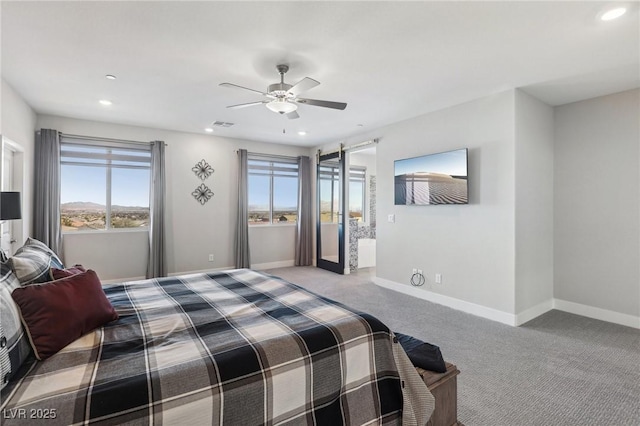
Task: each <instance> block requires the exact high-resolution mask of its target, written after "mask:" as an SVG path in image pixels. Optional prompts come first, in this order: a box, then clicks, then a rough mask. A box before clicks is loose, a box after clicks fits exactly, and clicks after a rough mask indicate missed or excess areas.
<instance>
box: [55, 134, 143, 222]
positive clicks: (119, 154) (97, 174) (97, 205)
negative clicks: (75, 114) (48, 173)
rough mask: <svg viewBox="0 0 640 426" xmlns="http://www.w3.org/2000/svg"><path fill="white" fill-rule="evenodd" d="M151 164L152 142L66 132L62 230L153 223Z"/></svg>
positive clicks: (63, 141) (62, 157) (62, 160)
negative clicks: (97, 138)
mask: <svg viewBox="0 0 640 426" xmlns="http://www.w3.org/2000/svg"><path fill="white" fill-rule="evenodd" d="M150 165H151V151H150V147H148V146H145V145H134V144H129V143H125V142H98V141H91V140H88V139H87V140H85V139H82V140H77V139H75V138H70V137H65V136H63V137H62V139H61V144H60V168H61V170H60V171H61V187H60V220H61V222H62V231H63V232H73V231H80V230H82V231H85V230H111V229H121V228H145V227H148V226H149V186H150Z"/></svg>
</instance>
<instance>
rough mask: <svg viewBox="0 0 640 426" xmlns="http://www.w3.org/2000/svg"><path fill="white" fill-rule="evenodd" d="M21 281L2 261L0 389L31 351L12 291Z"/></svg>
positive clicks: (0, 272)
mask: <svg viewBox="0 0 640 426" xmlns="http://www.w3.org/2000/svg"><path fill="white" fill-rule="evenodd" d="M19 287H20V281H18V278H17V277H16V276H15V274H14V273H13V271H12V270H11V268H9V265H7V263H6V262H1V263H0V324H2V326H1V327H0V369H1V371H0V389H1V388H4V387H5V385H6V384H7V383H8V382H9V380H10V379H11V377H13V376H14V375H15V374H16V372H17V371H18V369H19V368H20V366H21V365H22V363H23V362H24V360H25V359H26V358H27V356H28V355H29V353H30V352H31V345H30V344H29V337H28V336H27V334H26V333H25V331H24V328H23V327H22V324H21V322H20V313H19V311H18V307H17V305H16V303H15V302H14V301H13V298H12V297H11V293H12V292H13V290H15V289H16V288H19Z"/></svg>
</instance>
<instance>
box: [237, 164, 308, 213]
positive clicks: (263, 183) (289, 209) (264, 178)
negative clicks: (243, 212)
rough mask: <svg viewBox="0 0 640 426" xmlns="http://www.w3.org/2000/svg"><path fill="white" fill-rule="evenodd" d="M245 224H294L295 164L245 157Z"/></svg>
mask: <svg viewBox="0 0 640 426" xmlns="http://www.w3.org/2000/svg"><path fill="white" fill-rule="evenodd" d="M248 163H249V164H248V165H249V181H248V184H249V197H248V198H249V200H248V201H249V224H250V225H268V224H273V223H282V224H284V223H296V221H297V220H298V160H297V159H296V158H293V157H292V158H286V157H278V158H274V157H269V156H266V155H265V156H262V155H258V154H249V158H248Z"/></svg>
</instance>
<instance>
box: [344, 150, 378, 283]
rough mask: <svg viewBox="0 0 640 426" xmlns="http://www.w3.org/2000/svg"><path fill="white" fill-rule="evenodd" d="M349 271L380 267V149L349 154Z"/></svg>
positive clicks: (371, 270)
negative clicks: (378, 204) (378, 175)
mask: <svg viewBox="0 0 640 426" xmlns="http://www.w3.org/2000/svg"><path fill="white" fill-rule="evenodd" d="M348 199H349V201H348V204H349V224H348V225H349V271H350V273H371V272H374V271H375V266H376V147H375V146H367V147H364V148H363V149H359V150H354V151H352V152H350V153H349V185H348Z"/></svg>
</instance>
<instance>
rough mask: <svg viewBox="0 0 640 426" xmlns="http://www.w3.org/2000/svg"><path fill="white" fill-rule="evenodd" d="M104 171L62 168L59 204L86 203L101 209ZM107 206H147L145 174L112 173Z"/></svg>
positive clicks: (139, 171)
mask: <svg viewBox="0 0 640 426" xmlns="http://www.w3.org/2000/svg"><path fill="white" fill-rule="evenodd" d="M106 176H107V172H106V169H105V168H104V167H87V166H70V165H63V166H62V176H61V188H62V191H61V194H60V202H61V203H62V204H65V203H73V202H90V203H96V204H101V205H105V203H106V191H107V189H106V185H107V183H106ZM111 192H112V194H111V204H113V205H119V206H127V207H148V206H149V170H142V169H125V168H113V169H112V183H111Z"/></svg>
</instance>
